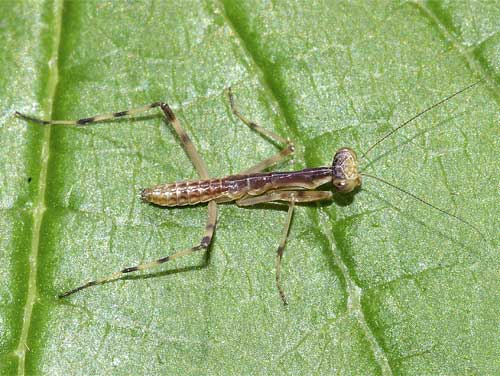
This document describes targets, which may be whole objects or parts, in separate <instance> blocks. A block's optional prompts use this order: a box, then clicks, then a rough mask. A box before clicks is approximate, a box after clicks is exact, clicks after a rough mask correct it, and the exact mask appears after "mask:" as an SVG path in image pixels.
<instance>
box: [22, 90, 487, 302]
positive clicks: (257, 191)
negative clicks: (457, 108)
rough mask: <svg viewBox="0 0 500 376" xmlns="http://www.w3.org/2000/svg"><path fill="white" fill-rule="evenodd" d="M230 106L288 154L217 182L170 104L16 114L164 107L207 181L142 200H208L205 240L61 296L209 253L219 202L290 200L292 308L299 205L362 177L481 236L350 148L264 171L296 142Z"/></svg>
mask: <svg viewBox="0 0 500 376" xmlns="http://www.w3.org/2000/svg"><path fill="white" fill-rule="evenodd" d="M481 81H482V80H479V81H476V82H474V83H472V84H470V85H469V86H467V87H465V88H463V89H461V90H459V91H457V92H455V93H454V94H452V95H450V96H448V97H446V98H444V99H442V100H441V101H439V102H437V103H435V104H433V105H431V106H430V107H428V108H426V109H424V110H423V111H421V112H419V113H417V114H416V115H415V116H413V117H412V118H411V119H409V120H407V121H406V122H404V123H402V124H401V125H399V126H397V127H396V128H394V129H393V130H392V131H390V132H389V133H387V134H386V135H385V136H384V137H382V138H381V139H380V140H378V141H377V142H376V143H375V144H373V145H372V146H371V147H370V148H368V150H367V151H366V152H365V153H364V154H363V158H364V157H365V156H366V155H367V154H368V153H369V152H370V151H371V150H373V149H374V148H375V147H376V146H377V145H379V144H380V143H381V142H383V141H384V140H386V139H387V138H388V137H390V136H391V135H392V134H394V133H395V132H397V131H398V130H400V129H401V128H403V127H405V126H406V125H408V124H410V123H411V122H413V121H414V120H415V119H417V118H418V117H420V116H422V115H423V114H425V113H426V112H428V111H430V110H432V109H433V108H435V107H437V106H439V105H440V104H442V103H444V102H446V101H448V100H450V99H451V98H453V97H455V96H457V95H459V94H461V93H463V92H465V91H467V90H469V89H471V88H473V87H474V86H476V85H477V84H479V83H480V82H481ZM228 95H229V103H230V106H231V110H232V112H233V113H234V115H235V116H237V117H238V118H239V119H240V120H241V121H242V122H243V123H244V124H246V125H247V126H248V127H250V128H251V129H253V130H254V131H255V132H257V133H259V134H260V135H262V136H263V137H265V138H269V139H271V140H273V141H276V142H277V143H279V144H281V145H284V146H283V148H282V150H281V151H280V152H279V153H277V154H275V155H274V156H272V157H270V158H268V159H265V160H264V161H262V162H260V163H258V164H256V165H255V166H253V167H251V168H249V169H247V170H244V171H242V172H240V173H239V174H237V175H230V176H225V177H222V178H216V179H211V178H210V177H209V174H208V169H207V167H206V165H205V162H204V161H203V159H202V158H201V157H200V155H199V154H198V152H197V150H196V148H195V146H194V144H193V143H192V141H191V139H190V138H189V136H188V135H187V133H186V132H185V131H184V130H183V129H182V127H181V125H180V123H179V120H178V119H177V118H176V116H175V115H174V113H173V111H172V110H171V108H170V107H169V105H168V104H166V103H163V102H154V103H152V104H149V105H147V106H143V107H140V108H136V109H130V110H126V111H120V112H115V113H111V114H106V115H97V116H93V117H89V118H83V119H79V120H41V119H38V118H34V117H31V116H27V115H24V114H21V113H19V112H16V116H18V117H20V118H22V119H24V120H27V121H31V122H35V123H38V124H42V125H73V126H84V125H87V124H91V123H95V122H98V121H104V120H111V119H115V118H120V117H124V116H131V115H136V114H139V113H143V112H146V111H149V110H151V109H154V108H157V107H159V108H160V109H161V111H162V112H163V114H164V115H165V117H166V119H167V120H168V121H169V122H170V124H171V125H172V127H173V128H174V131H175V132H176V134H177V135H178V137H179V139H180V141H181V142H182V144H183V146H184V148H185V150H186V152H187V154H188V156H189V158H190V159H191V161H192V163H193V165H194V167H195V169H196V171H197V172H198V174H199V175H200V178H201V180H192V181H181V182H175V183H171V184H160V185H156V186H153V187H150V188H146V189H143V190H142V191H141V197H142V199H143V200H144V201H146V202H150V203H153V204H156V205H159V206H167V207H174V206H184V205H195V204H199V203H204V202H208V219H207V222H206V225H205V231H204V234H203V237H202V239H201V241H200V242H199V243H198V244H197V245H195V246H193V247H191V248H189V249H185V250H181V251H179V252H176V253H173V254H171V255H169V256H166V257H162V258H159V259H157V260H155V261H152V262H148V263H144V264H140V265H136V266H132V267H128V268H125V269H122V270H120V271H118V272H115V273H113V274H111V275H109V276H107V277H104V278H100V279H96V280H93V281H90V282H87V283H85V284H83V285H81V286H79V287H76V288H74V289H72V290H69V291H66V292H64V293H62V294H60V295H59V297H60V298H64V297H67V296H69V295H72V294H74V293H76V292H78V291H80V290H83V289H86V288H88V287H91V286H95V285H99V284H103V283H106V282H110V281H113V280H116V279H119V278H121V277H122V276H123V275H125V274H127V273H131V272H136V271H141V270H146V269H151V268H154V267H157V266H159V265H161V264H163V263H165V262H167V261H171V260H174V259H176V258H179V257H182V256H186V255H189V254H192V253H194V252H198V251H201V250H206V249H207V248H208V247H209V246H210V244H211V242H212V238H213V234H214V231H215V227H216V223H217V203H222V202H235V203H236V204H237V205H238V206H250V205H257V204H262V203H268V202H285V203H287V204H288V212H287V216H286V220H285V226H284V228H283V232H282V235H281V240H280V243H279V246H278V250H277V254H276V285H277V288H278V292H279V294H280V297H281V299H282V301H283V303H284V304H285V305H286V304H287V299H286V296H285V293H284V290H283V288H282V286H281V282H280V274H281V259H282V256H283V252H284V249H285V244H286V241H287V237H288V232H289V229H290V224H291V220H292V215H293V211H294V208H295V204H296V203H306V202H317V201H326V200H331V199H332V196H333V191H332V190H331V189H329V190H318V188H320V187H323V186H326V185H327V184H331V186H332V187H333V190H335V191H337V192H341V193H347V192H351V191H353V190H355V189H356V188H358V187H360V186H361V180H362V176H365V177H369V178H373V179H376V180H379V181H381V182H383V183H385V184H388V185H389V186H391V187H393V188H395V189H397V190H399V191H401V192H403V193H405V194H407V195H410V196H411V197H412V198H414V199H416V200H418V201H420V202H422V203H424V204H425V205H427V206H430V207H432V208H433V209H435V210H438V211H440V212H441V213H444V214H446V215H448V216H450V217H453V218H454V219H456V220H458V221H460V222H462V223H464V224H466V225H467V226H469V227H471V228H473V229H474V230H475V231H477V232H478V233H479V234H481V233H480V231H479V230H478V229H477V228H476V227H475V226H473V225H472V224H471V223H469V222H467V221H466V220H464V219H462V218H460V217H458V216H456V215H454V214H451V213H449V212H447V211H445V210H443V209H440V208H438V207H436V206H434V205H432V204H430V203H428V202H427V201H425V200H423V199H421V198H419V197H417V196H415V195H413V194H411V193H409V192H407V191H405V190H403V189H401V188H398V187H397V186H395V185H393V184H391V183H389V182H387V181H385V180H383V179H381V178H378V177H376V176H373V175H369V174H366V173H363V172H360V171H358V159H357V156H356V153H355V152H354V151H353V150H352V149H350V148H347V147H343V148H340V149H339V150H337V152H336V153H335V155H334V158H333V163H332V165H331V166H326V167H317V168H307V169H303V170H300V171H289V172H263V171H264V170H266V169H267V168H269V167H271V166H273V165H275V164H277V163H278V162H280V161H282V160H283V159H284V158H286V157H288V156H291V155H293V153H294V144H293V142H292V141H291V140H289V139H285V138H283V137H281V136H279V135H277V134H275V133H273V132H271V131H269V130H266V129H264V128H262V127H261V126H259V125H258V124H256V123H255V122H253V121H251V120H249V119H247V118H246V117H244V116H243V115H242V114H241V113H240V112H239V111H238V109H237V107H236V105H235V102H234V97H233V94H232V92H231V88H229V89H228Z"/></svg>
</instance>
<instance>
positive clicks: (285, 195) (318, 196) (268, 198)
mask: <svg viewBox="0 0 500 376" xmlns="http://www.w3.org/2000/svg"><path fill="white" fill-rule="evenodd" d="M332 196H333V194H332V192H330V191H272V192H268V193H266V194H264V195H262V196H254V197H252V196H247V197H244V198H242V199H240V200H238V201H236V204H237V205H238V206H250V205H256V204H261V203H265V202H273V201H287V202H289V204H288V213H287V216H286V221H285V226H284V227H283V233H282V235H281V241H280V244H279V246H278V251H277V252H276V287H277V288H278V292H279V294H280V297H281V300H282V301H283V304H284V305H288V301H287V299H286V295H285V291H284V290H283V287H282V286H281V259H282V258H283V252H284V251H285V246H286V241H287V239H288V232H289V231H290V224H291V223H292V216H293V209H294V207H295V203H296V202H314V201H323V200H330V199H331V198H332Z"/></svg>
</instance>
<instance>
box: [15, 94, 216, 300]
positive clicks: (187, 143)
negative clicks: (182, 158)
mask: <svg viewBox="0 0 500 376" xmlns="http://www.w3.org/2000/svg"><path fill="white" fill-rule="evenodd" d="M156 107H160V108H161V110H162V111H163V113H164V114H165V116H166V118H167V120H168V121H169V122H170V123H171V124H172V126H173V128H174V130H175V132H176V133H177V135H178V137H179V139H180V140H181V142H182V144H183V146H184V149H185V150H186V153H187V154H188V156H189V158H190V159H191V161H192V163H193V165H194V167H195V169H196V171H197V172H198V174H199V175H200V177H201V178H202V179H208V178H209V175H208V169H207V167H206V165H205V162H204V161H203V159H201V157H200V155H199V154H198V152H197V150H196V148H195V146H194V144H193V142H192V141H191V139H190V138H189V136H188V135H187V133H186V132H185V131H184V129H182V127H181V125H180V123H179V120H177V118H176V117H175V115H174V113H173V111H172V110H171V109H170V107H169V106H168V104H166V103H162V102H154V103H151V104H149V105H146V106H143V107H139V108H135V109H130V110H126V111H120V112H114V113H111V114H105V115H96V116H92V117H89V118H83V119H79V120H42V119H38V118H35V117H31V116H28V115H24V114H22V113H20V112H17V111H16V113H15V115H16V116H18V117H20V118H22V119H24V120H27V121H31V122H34V123H38V124H42V125H76V126H77V125H86V124H90V123H95V122H98V121H104V120H111V119H115V118H119V117H123V116H129V115H137V114H139V113H142V112H146V111H149V110H151V109H153V108H156ZM216 223H217V204H216V203H215V202H210V203H209V204H208V219H207V223H206V225H205V232H204V234H203V238H202V239H201V241H200V243H199V244H197V245H195V246H194V247H192V248H189V249H186V250H183V251H180V252H177V253H174V254H173V255H170V256H166V257H162V258H159V259H157V260H155V261H152V262H148V263H145V264H140V265H136V266H132V267H128V268H125V269H122V270H121V271H119V272H115V273H113V274H111V275H109V276H107V277H104V278H100V279H97V280H94V281H90V282H88V283H86V284H84V285H81V286H79V287H77V288H75V289H72V290H69V291H66V292H64V293H62V294H60V295H59V298H64V297H67V296H69V295H72V294H74V293H76V292H78V291H80V290H83V289H86V288H88V287H91V286H95V285H99V284H102V283H106V282H110V281H113V280H116V279H119V278H121V277H122V276H123V275H124V274H126V273H131V272H135V271H140V270H146V269H151V268H154V267H156V266H158V265H161V264H163V263H165V262H167V261H170V260H173V259H176V258H178V257H182V256H186V255H189V254H191V253H193V252H196V251H200V250H204V249H207V248H208V247H209V246H210V243H211V241H212V238H213V234H214V231H215V226H216Z"/></svg>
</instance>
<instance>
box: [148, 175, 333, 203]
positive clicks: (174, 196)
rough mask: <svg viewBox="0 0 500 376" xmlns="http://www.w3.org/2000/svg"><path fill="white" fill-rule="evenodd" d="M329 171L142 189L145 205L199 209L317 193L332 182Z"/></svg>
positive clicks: (237, 178)
mask: <svg viewBox="0 0 500 376" xmlns="http://www.w3.org/2000/svg"><path fill="white" fill-rule="evenodd" d="M331 176H332V170H331V168H330V167H320V168H314V169H305V170H302V171H291V172H269V173H258V174H248V175H231V176H226V177H224V178H221V179H208V180H192V181H181V182H176V183H171V184H161V185H156V186H154V187H151V188H146V189H143V190H142V192H141V196H142V199H143V200H144V201H148V202H151V203H153V204H156V205H160V206H184V205H196V204H199V203H201V202H208V201H213V200H214V201H217V202H227V201H235V200H238V199H240V198H242V197H243V196H246V195H251V196H257V195H260V194H263V193H264V192H266V191H269V190H273V189H314V188H316V187H318V186H320V185H322V184H325V183H327V182H329V181H331V179H332V178H331Z"/></svg>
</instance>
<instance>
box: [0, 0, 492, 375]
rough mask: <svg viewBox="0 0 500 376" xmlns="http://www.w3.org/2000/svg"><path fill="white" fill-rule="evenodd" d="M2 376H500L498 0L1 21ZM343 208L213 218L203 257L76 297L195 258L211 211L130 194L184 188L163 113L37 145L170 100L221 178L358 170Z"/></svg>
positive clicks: (195, 4)
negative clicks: (262, 171)
mask: <svg viewBox="0 0 500 376" xmlns="http://www.w3.org/2000/svg"><path fill="white" fill-rule="evenodd" d="M0 12H1V14H2V16H1V18H0V40H1V41H2V42H1V43H2V48H1V52H0V184H1V185H0V186H1V190H0V205H1V206H0V207H1V216H0V278H1V281H2V283H1V284H0V373H1V374H19V375H21V374H29V375H32V374H40V375H42V374H44V375H64V374H68V373H70V374H73V375H89V374H92V375H93V374H96V375H97V374H99V375H130V374H150V375H153V374H184V375H188V374H200V373H205V374H221V375H222V374H224V375H227V374H256V375H258V374H341V375H359V374H365V375H366V374H370V375H371V374H383V375H391V374H404V375H407V374H408V375H425V374H427V375H431V374H432V375H434V374H443V375H457V374H471V375H476V374H477V375H493V374H499V373H500V304H499V299H500V257H499V251H500V247H499V245H500V239H499V235H498V228H499V221H498V217H499V215H498V213H499V209H500V208H499V205H500V204H499V203H500V200H499V198H500V197H499V189H500V182H499V176H500V163H499V159H498V152H499V150H500V147H499V136H500V134H499V121H500V106H499V104H500V95H499V91H498V88H499V86H500V79H499V70H500V63H499V61H500V33H499V31H500V21H499V20H500V7H499V4H498V2H470V1H462V2H457V1H449V2H445V1H437V2H434V1H433V2H423V3H416V2H402V3H399V2H387V1H380V2H364V1H358V2H352V3H347V2H332V1H324V2H319V1H318V2H315V1H314V2H310V1H302V2H291V1H286V2H278V1H268V2H263V1H255V2H251V1H219V2H210V1H205V2H199V1H191V2H189V1H182V2H180V1H179V2H166V1H150V2H147V1H140V2H124V1H123V2H95V1H86V2H83V1H81V2H77V1H73V2H71V1H67V2H62V1H22V2H17V1H16V2H14V1H2V2H0ZM479 77H484V78H485V81H484V83H482V84H481V85H479V86H478V87H476V88H475V89H473V90H471V91H469V92H467V93H466V94H463V95H461V96H459V97H457V98H455V99H453V100H452V101H449V102H447V103H446V104H444V105H442V106H439V107H438V108H437V109H435V110H433V111H432V112H431V113H429V114H426V115H425V116H424V117H422V118H421V119H419V120H418V121H417V122H415V123H414V124H413V125H412V126H408V127H406V128H405V129H403V130H401V131H400V132H398V133H397V134H396V135H394V136H393V137H392V138H390V139H389V140H387V141H386V142H384V143H383V144H382V145H380V146H379V147H378V148H376V149H374V150H373V152H372V153H371V154H370V158H371V160H372V162H373V164H370V165H369V166H367V165H366V164H365V166H367V171H369V172H370V173H373V174H375V175H377V176H380V177H382V178H384V179H387V180H388V181H391V182H393V183H395V184H397V185H398V186H400V187H401V188H403V189H406V190H409V191H411V192H412V193H414V194H416V195H418V196H419V197H422V198H425V199H426V200H428V201H430V202H432V203H434V204H435V205H437V206H439V207H442V208H445V209H446V210H448V211H450V212H451V213H454V214H456V215H459V216H461V217H463V218H465V219H466V220H467V221H469V222H471V223H474V224H475V225H476V226H477V227H479V228H480V229H481V232H482V233H483V234H484V237H485V239H482V238H481V236H480V235H479V234H478V233H477V232H475V231H474V230H472V229H471V228H470V227H467V226H465V225H463V224H462V223H460V222H458V221H456V220H453V219H452V218H450V217H447V216H444V215H441V214H440V213H439V212H437V211H435V210H432V209H430V208H429V207H426V206H424V205H422V204H419V203H418V202H416V201H415V200H413V199H411V198H410V197H408V196H403V195H401V194H399V193H398V192H397V191H395V190H393V189H391V188H390V187H388V186H385V185H383V184H381V183H378V182H376V181H373V180H369V179H368V178H366V179H365V181H364V185H363V189H362V190H361V191H360V192H358V193H357V194H356V195H354V196H350V197H347V198H341V197H338V198H337V199H336V201H335V202H333V204H332V205H310V206H305V207H304V206H302V207H298V208H297V210H296V213H295V217H294V221H293V224H292V229H291V232H290V238H289V242H288V246H287V249H286V251H285V255H284V260H283V269H282V276H283V285H284V288H285V291H286V292H287V294H288V297H289V301H290V305H289V306H288V307H287V308H284V307H283V305H282V303H281V301H280V299H279V296H278V293H277V291H276V287H275V281H274V259H275V251H276V248H277V245H278V242H279V238H280V234H281V231H282V225H283V223H284V220H285V216H286V212H285V211H283V210H273V209H270V208H262V207H261V208H247V209H243V208H238V207H236V206H233V205H221V206H220V207H219V212H220V216H219V225H218V228H217V234H216V237H215V241H214V244H213V246H212V248H211V250H210V252H209V254H208V255H196V256H194V257H187V258H184V259H181V260H178V261H175V262H172V263H171V264H168V265H165V266H164V267H162V268H161V269H159V270H157V271H156V272H155V271H152V272H151V273H147V274H145V275H144V276H136V277H133V278H129V279H126V280H121V281H117V282H113V283H109V284H106V285H104V286H99V287H95V288H92V289H88V290H85V291H83V292H81V293H79V294H77V295H74V296H72V297H70V298H69V299H66V300H58V299H57V297H56V295H57V294H58V293H60V292H62V291H65V290H67V289H69V288H73V287H75V286H77V285H79V284H81V283H83V282H85V281H87V280H89V279H94V278H96V277H101V276H104V275H107V274H109V273H111V272H114V271H116V270H119V269H121V268H123V267H126V266H132V265H135V264H137V263H138V262H142V261H149V260H153V259H156V258H158V257H162V256H165V255H167V254H170V253H172V252H173V251H175V250H177V249H182V248H186V247H189V246H191V245H193V244H195V243H196V242H197V241H198V240H199V238H200V236H201V235H202V233H203V225H204V222H205V217H206V208H205V207H203V206H198V207H191V208H176V209H159V208H157V207H154V206H151V205H147V204H144V203H141V202H140V200H139V197H138V193H139V191H140V189H141V188H144V187H147V186H151V185H155V184H158V183H162V182H173V181H176V180H183V179H193V178H196V177H197V175H196V173H195V171H194V169H193V167H192V165H191V164H190V162H189V159H188V158H187V157H186V155H185V153H184V152H183V150H182V147H181V146H180V143H179V141H178V140H177V139H176V137H175V135H174V133H173V132H172V131H171V129H170V128H169V125H168V124H166V123H165V122H164V120H163V119H162V117H161V115H160V114H157V113H155V112H153V113H151V116H145V117H140V118H138V119H135V120H120V121H116V122H108V123H104V124H97V125H93V126H91V127H87V128H64V127H42V126H39V125H36V124H29V123H26V122H24V121H21V120H19V119H16V118H14V117H13V116H12V114H13V112H14V111H15V110H18V111H22V112H26V113H29V114H32V115H36V116H40V117H44V118H53V119H75V118H80V117H86V116H91V115H95V114H100V113H107V112H112V111H118V110H125V109H127V108H130V107H137V106H140V105H143V104H147V103H150V102H153V101H159V100H163V101H167V102H169V103H170V104H171V106H172V108H173V110H174V111H175V113H176V115H177V116H178V118H179V119H180V121H181V123H182V124H183V126H184V127H185V128H186V130H187V132H188V133H189V134H190V135H191V137H192V139H193V141H194V143H195V144H196V145H197V147H198V150H199V152H200V154H201V155H202V156H203V158H204V160H205V161H206V163H207V165H208V167H209V170H210V173H211V175H213V176H219V175H226V174H229V173H237V172H238V171H241V170H243V169H245V168H248V167H250V166H251V165H253V164H255V163H257V162H258V161H260V160H262V159H264V158H266V157H268V156H270V155H272V154H273V153H275V152H276V151H277V147H276V146H274V145H272V144H270V143H269V142H267V141H266V140H264V139H262V138H261V137H259V135H257V134H255V133H253V132H252V131H250V130H249V129H247V128H246V127H245V126H244V125H243V124H241V123H240V122H238V121H236V119H235V118H234V116H232V114H231V112H230V109H229V106H228V101H227V97H226V94H225V91H224V90H225V88H226V87H228V86H229V85H231V86H232V87H233V91H234V92H235V95H236V100H237V102H238V104H239V106H240V108H241V110H242V112H243V113H244V114H245V115H246V116H248V117H249V118H251V119H253V120H255V121H257V122H259V123H260V124H262V125H263V126H264V127H266V128H267V129H270V130H273V131H275V132H277V133H278V134H280V135H282V136H285V137H290V138H291V139H293V140H294V141H295V143H296V144H297V153H296V157H295V159H294V163H293V164H292V165H290V164H284V165H282V166H280V167H281V169H288V168H295V169H299V168H303V167H306V166H309V167H313V166H320V165H328V164H330V163H331V159H332V156H333V154H334V152H335V150H336V149H337V148H339V147H341V146H350V147H352V148H354V149H355V150H357V151H358V152H359V153H361V152H362V151H363V150H366V149H367V148H368V147H369V146H370V145H371V144H372V143H374V142H375V141H376V140H377V139H379V138H380V137H382V136H383V135H384V134H385V133H387V132H388V131H389V130H390V129H391V128H393V127H394V126H396V125H397V124H400V123H402V122H403V121H404V120H407V119H409V118H410V117H411V116H413V115H414V114H416V113H417V112H418V111H420V110H422V109H423V108H425V107H427V106H429V105H431V104H432V103H435V102H437V101H438V100H440V99H442V98H444V97H446V96H447V95H450V94H452V93H453V92H455V91H457V90H458V89H460V88H462V87H465V86H467V85H468V84H470V83H472V82H474V81H475V80H477V79H478V78H479Z"/></svg>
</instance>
